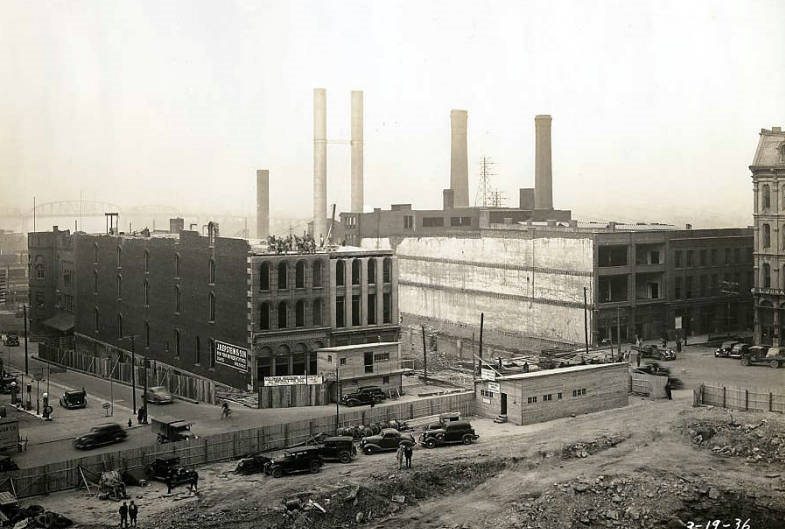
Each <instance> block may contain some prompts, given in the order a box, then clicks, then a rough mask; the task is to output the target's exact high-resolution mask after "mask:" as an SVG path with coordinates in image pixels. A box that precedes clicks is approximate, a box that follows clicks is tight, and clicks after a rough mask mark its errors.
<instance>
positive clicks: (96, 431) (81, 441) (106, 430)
mask: <svg viewBox="0 0 785 529" xmlns="http://www.w3.org/2000/svg"><path fill="white" fill-rule="evenodd" d="M127 437H128V433H127V432H126V431H125V430H123V427H122V426H120V425H119V424H116V423H115V424H102V425H100V426H94V427H93V428H91V429H90V431H89V432H87V433H86V434H84V435H80V436H79V437H77V438H76V439H74V448H78V449H80V450H89V449H90V448H96V447H98V446H103V445H110V444H113V443H119V442H121V441H125V439H126V438H127Z"/></svg>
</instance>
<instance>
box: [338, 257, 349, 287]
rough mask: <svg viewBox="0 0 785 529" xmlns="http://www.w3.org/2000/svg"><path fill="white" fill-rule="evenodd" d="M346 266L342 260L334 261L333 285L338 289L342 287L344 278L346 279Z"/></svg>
mask: <svg viewBox="0 0 785 529" xmlns="http://www.w3.org/2000/svg"><path fill="white" fill-rule="evenodd" d="M345 268H346V265H345V264H344V262H343V259H338V260H337V261H335V284H336V285H337V286H339V287H342V286H344V284H345V283H344V278H345V277H346V270H345Z"/></svg>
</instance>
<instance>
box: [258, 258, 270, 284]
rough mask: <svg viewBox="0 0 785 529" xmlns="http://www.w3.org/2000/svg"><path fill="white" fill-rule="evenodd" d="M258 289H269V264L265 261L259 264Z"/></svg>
mask: <svg viewBox="0 0 785 529" xmlns="http://www.w3.org/2000/svg"><path fill="white" fill-rule="evenodd" d="M259 290H270V264H269V263H267V262H264V263H262V264H261V265H260V266H259Z"/></svg>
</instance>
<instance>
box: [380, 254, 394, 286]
mask: <svg viewBox="0 0 785 529" xmlns="http://www.w3.org/2000/svg"><path fill="white" fill-rule="evenodd" d="M382 276H383V279H382V280H383V281H384V282H385V283H389V282H390V281H392V259H390V258H389V257H385V258H384V261H382Z"/></svg>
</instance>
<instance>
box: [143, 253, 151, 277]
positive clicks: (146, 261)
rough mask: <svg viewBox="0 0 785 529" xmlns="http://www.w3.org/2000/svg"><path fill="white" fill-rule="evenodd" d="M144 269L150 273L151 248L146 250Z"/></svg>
mask: <svg viewBox="0 0 785 529" xmlns="http://www.w3.org/2000/svg"><path fill="white" fill-rule="evenodd" d="M144 271H145V273H150V250H145V251H144Z"/></svg>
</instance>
